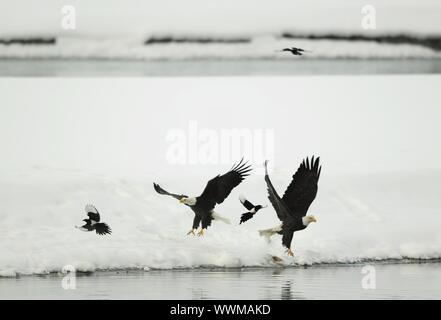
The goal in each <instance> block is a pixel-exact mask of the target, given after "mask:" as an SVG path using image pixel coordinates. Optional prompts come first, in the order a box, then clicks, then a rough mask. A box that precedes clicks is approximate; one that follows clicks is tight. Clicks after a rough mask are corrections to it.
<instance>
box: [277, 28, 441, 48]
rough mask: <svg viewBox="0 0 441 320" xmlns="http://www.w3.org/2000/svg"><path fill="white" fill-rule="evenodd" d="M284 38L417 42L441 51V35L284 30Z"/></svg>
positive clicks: (393, 42)
mask: <svg viewBox="0 0 441 320" xmlns="http://www.w3.org/2000/svg"><path fill="white" fill-rule="evenodd" d="M281 36H282V38H285V39H309V40H348V41H373V42H378V43H390V44H416V45H420V46H424V47H427V48H430V49H433V50H436V51H441V37H440V36H426V37H424V36H421V37H418V36H411V35H405V34H399V35H378V36H366V35H361V34H351V35H337V34H321V35H317V34H316V35H314V34H310V35H305V34H295V33H289V32H284V33H282V35H281Z"/></svg>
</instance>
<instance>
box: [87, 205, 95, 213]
mask: <svg viewBox="0 0 441 320" xmlns="http://www.w3.org/2000/svg"><path fill="white" fill-rule="evenodd" d="M84 210H85V211H86V213H89V212H92V213H98V210H97V209H96V208H95V206H93V205H91V204H88V205H86V207H85V208H84Z"/></svg>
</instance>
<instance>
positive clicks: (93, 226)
mask: <svg viewBox="0 0 441 320" xmlns="http://www.w3.org/2000/svg"><path fill="white" fill-rule="evenodd" d="M84 210H85V211H86V213H87V216H88V217H89V218H88V219H83V221H84V222H86V224H85V225H83V226H81V227H78V226H75V228H78V229H80V230H81V231H94V230H95V232H96V233H97V234H99V235H101V236H103V235H105V234H111V233H112V229H110V227H109V226H108V225H107V224H106V223H104V222H100V214H99V212H98V210H97V209H96V208H95V207H94V206H93V205H91V204H88V205H87V206H86V207H85V208H84Z"/></svg>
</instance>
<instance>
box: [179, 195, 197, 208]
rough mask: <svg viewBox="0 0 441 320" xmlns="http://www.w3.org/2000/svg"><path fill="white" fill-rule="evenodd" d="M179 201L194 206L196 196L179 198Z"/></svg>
mask: <svg viewBox="0 0 441 320" xmlns="http://www.w3.org/2000/svg"><path fill="white" fill-rule="evenodd" d="M179 202H180V203H183V204H186V205H189V206H194V205H195V204H196V198H195V197H193V198H181V200H179Z"/></svg>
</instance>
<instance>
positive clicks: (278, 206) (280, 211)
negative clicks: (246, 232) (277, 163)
mask: <svg viewBox="0 0 441 320" xmlns="http://www.w3.org/2000/svg"><path fill="white" fill-rule="evenodd" d="M267 165H268V160H266V161H265V164H264V166H265V182H266V186H267V189H268V199H269V201H270V202H271V204H272V205H273V207H274V210H276V213H277V217H278V218H279V220H280V221H284V220H285V219H286V218H287V217H288V216H289V213H288V210H287V208H286V207H285V205H284V204H283V202H282V200H281V199H280V197H279V195H278V194H277V191H276V189H274V186H273V184H272V183H271V180H270V178H269V176H268V169H267Z"/></svg>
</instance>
